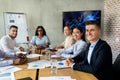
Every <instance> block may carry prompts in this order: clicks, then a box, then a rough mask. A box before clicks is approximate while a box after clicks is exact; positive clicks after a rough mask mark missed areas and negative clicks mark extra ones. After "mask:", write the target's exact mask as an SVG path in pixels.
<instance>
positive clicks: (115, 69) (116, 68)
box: [113, 54, 120, 79]
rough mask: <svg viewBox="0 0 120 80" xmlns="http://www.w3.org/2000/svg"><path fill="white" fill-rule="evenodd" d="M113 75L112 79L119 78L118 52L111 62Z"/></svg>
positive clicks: (119, 61) (119, 59)
mask: <svg viewBox="0 0 120 80" xmlns="http://www.w3.org/2000/svg"><path fill="white" fill-rule="evenodd" d="M113 75H114V79H118V78H120V54H119V55H118V56H117V58H116V59H115V61H114V63H113Z"/></svg>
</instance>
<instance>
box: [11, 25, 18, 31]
mask: <svg viewBox="0 0 120 80" xmlns="http://www.w3.org/2000/svg"><path fill="white" fill-rule="evenodd" d="M11 28H16V29H18V27H17V26H15V25H11V26H10V28H9V30H10V29H11Z"/></svg>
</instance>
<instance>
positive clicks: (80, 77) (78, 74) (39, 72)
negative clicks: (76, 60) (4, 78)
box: [15, 55, 98, 80]
mask: <svg viewBox="0 0 120 80" xmlns="http://www.w3.org/2000/svg"><path fill="white" fill-rule="evenodd" d="M39 59H40V60H42V59H45V56H44V55H43V56H41V57H39V58H34V59H29V60H28V62H31V61H36V60H39ZM17 67H19V68H22V70H20V71H17V72H15V79H16V80H17V79H21V78H25V77H31V78H32V80H40V77H49V76H71V78H72V79H74V80H98V79H97V78H96V77H95V76H94V75H92V74H90V73H86V72H82V71H76V70H73V69H72V68H64V69H58V70H57V74H51V68H50V67H47V68H44V69H27V67H28V65H27V63H26V64H23V65H17Z"/></svg>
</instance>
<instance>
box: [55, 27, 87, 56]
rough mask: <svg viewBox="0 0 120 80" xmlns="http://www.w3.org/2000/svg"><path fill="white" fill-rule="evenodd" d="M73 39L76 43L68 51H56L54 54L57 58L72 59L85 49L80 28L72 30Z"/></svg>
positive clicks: (85, 45)
mask: <svg viewBox="0 0 120 80" xmlns="http://www.w3.org/2000/svg"><path fill="white" fill-rule="evenodd" d="M73 37H74V39H75V40H76V43H75V44H73V45H72V46H71V47H70V48H68V49H63V50H58V51H57V52H55V53H56V54H57V55H58V56H61V57H64V58H73V57H75V56H77V55H78V54H80V53H81V52H82V51H84V50H85V49H86V47H87V43H86V41H85V36H84V32H83V30H82V28H81V27H80V26H79V27H75V28H74V29H73Z"/></svg>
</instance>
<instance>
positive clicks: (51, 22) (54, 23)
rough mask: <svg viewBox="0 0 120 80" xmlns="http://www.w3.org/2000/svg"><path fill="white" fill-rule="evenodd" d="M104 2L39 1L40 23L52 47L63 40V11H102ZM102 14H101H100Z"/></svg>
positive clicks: (90, 0) (72, 0)
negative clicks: (52, 44)
mask: <svg viewBox="0 0 120 80" xmlns="http://www.w3.org/2000/svg"><path fill="white" fill-rule="evenodd" d="M103 1H104V0H41V2H40V18H41V19H40V21H41V24H42V25H44V26H45V28H46V30H47V32H48V33H49V34H48V35H49V36H50V38H51V40H52V43H54V45H56V44H58V43H60V42H61V41H62V40H63V38H64V37H63V31H62V28H63V26H62V20H63V16H62V13H63V12H64V11H81V10H102V11H103V7H104V4H103ZM102 13H103V12H102Z"/></svg>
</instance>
